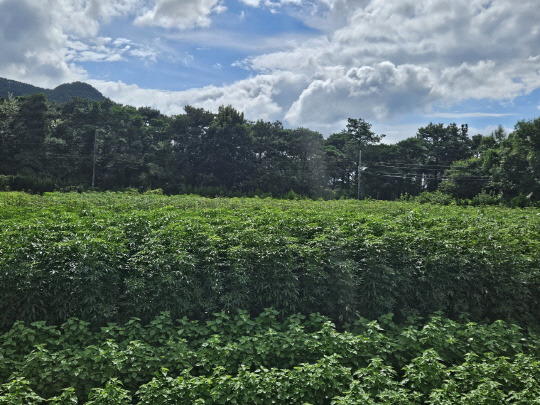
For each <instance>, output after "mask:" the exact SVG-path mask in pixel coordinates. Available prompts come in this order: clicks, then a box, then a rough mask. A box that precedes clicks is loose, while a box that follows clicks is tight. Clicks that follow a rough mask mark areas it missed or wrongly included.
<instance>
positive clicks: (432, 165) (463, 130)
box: [416, 123, 471, 191]
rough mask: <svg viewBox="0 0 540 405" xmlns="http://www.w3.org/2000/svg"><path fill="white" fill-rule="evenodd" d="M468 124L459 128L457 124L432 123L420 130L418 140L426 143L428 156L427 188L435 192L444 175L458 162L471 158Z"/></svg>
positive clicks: (426, 168) (426, 163)
mask: <svg viewBox="0 0 540 405" xmlns="http://www.w3.org/2000/svg"><path fill="white" fill-rule="evenodd" d="M468 132H469V128H468V125H467V124H464V125H461V127H458V126H457V125H456V124H455V123H452V124H450V125H447V126H446V127H445V126H444V124H433V123H430V124H429V125H428V126H426V127H422V128H419V129H418V132H417V135H416V136H417V138H419V139H420V140H422V141H424V142H425V144H426V148H427V155H426V160H425V162H424V164H425V165H426V167H425V169H424V170H425V179H426V186H427V189H428V190H429V191H433V190H435V189H436V188H437V187H438V185H439V183H440V182H441V179H442V173H443V172H444V170H445V169H446V168H448V166H450V165H451V164H452V162H455V161H457V160H461V159H465V158H467V157H469V156H471V140H470V138H469V137H468Z"/></svg>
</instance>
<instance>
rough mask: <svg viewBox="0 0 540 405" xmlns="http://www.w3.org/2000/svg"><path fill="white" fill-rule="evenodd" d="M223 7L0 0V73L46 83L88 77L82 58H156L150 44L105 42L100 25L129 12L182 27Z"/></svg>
mask: <svg viewBox="0 0 540 405" xmlns="http://www.w3.org/2000/svg"><path fill="white" fill-rule="evenodd" d="M223 10H224V6H223V4H222V0H184V1H176V0H174V1H171V0H0V55H1V57H0V76H2V77H9V78H12V79H15V80H21V81H25V82H31V83H33V84H36V85H40V86H46V87H50V86H55V85H58V84H60V83H62V82H66V81H73V80H84V79H85V78H87V77H88V75H87V73H86V71H85V70H84V69H83V68H82V67H81V65H80V63H82V62H88V61H93V62H113V61H119V60H126V59H128V58H130V57H133V58H138V59H142V60H143V61H144V62H145V63H150V62H156V60H157V55H158V52H157V51H156V50H154V49H152V48H151V47H149V46H144V45H142V44H137V43H135V42H132V41H131V40H129V39H126V38H117V39H110V38H109V39H108V40H107V41H104V38H102V37H100V36H99V32H100V27H101V25H102V24H103V23H107V22H110V21H112V20H113V19H115V18H118V17H129V18H131V19H133V20H134V21H135V22H136V23H138V24H141V25H154V26H156V25H157V26H162V27H166V28H171V27H175V28H178V29H183V28H188V27H194V26H207V25H209V21H210V20H209V15H210V14H211V13H217V12H221V11H223Z"/></svg>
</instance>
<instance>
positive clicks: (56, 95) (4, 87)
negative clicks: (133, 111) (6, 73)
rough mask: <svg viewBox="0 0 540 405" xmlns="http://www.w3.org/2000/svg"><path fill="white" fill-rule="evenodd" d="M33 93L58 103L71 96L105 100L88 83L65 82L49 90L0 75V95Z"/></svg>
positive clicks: (16, 95)
mask: <svg viewBox="0 0 540 405" xmlns="http://www.w3.org/2000/svg"><path fill="white" fill-rule="evenodd" d="M33 93H44V94H45V95H46V96H47V99H48V100H51V101H56V102H58V103H65V102H66V101H68V100H70V99H71V98H73V97H79V98H86V99H90V100H96V101H101V100H105V97H104V96H103V94H101V93H100V92H99V91H98V90H96V89H95V88H94V87H92V86H91V85H89V84H88V83H82V82H73V83H66V84H61V85H60V86H58V87H56V88H55V89H52V90H51V89H44V88H41V87H36V86H33V85H31V84H27V83H22V82H18V81H15V80H10V79H5V78H2V77H0V97H4V98H7V97H8V95H9V94H11V95H13V96H14V97H19V96H25V95H28V94H33Z"/></svg>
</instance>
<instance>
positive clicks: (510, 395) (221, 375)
mask: <svg viewBox="0 0 540 405" xmlns="http://www.w3.org/2000/svg"><path fill="white" fill-rule="evenodd" d="M277 315H278V314H277V312H276V311H274V310H270V309H268V310H266V311H265V312H263V313H262V314H261V315H260V316H258V317H256V318H250V317H249V316H248V314H247V313H246V312H242V311H240V312H238V313H237V314H236V315H227V314H225V313H217V314H214V316H213V318H212V319H211V320H208V321H206V322H199V321H192V320H188V319H185V318H184V319H179V320H173V318H171V316H170V314H169V313H163V314H161V315H160V316H159V317H158V318H156V319H154V320H153V321H152V322H151V323H150V324H148V325H144V324H142V323H141V322H140V321H139V320H136V319H132V320H131V321H129V322H127V323H126V324H124V325H118V324H110V325H108V326H106V327H101V328H100V329H97V330H96V329H95V328H93V327H92V325H89V324H88V323H86V322H84V321H80V320H77V319H70V320H69V321H67V322H66V323H64V324H63V325H61V326H59V327H55V326H51V325H47V324H46V323H44V322H36V323H34V324H32V325H29V326H25V325H24V324H23V323H20V322H19V323H17V324H15V325H14V326H13V328H11V329H10V330H9V331H8V332H6V333H5V334H4V335H2V336H0V342H1V343H0V404H15V403H24V404H32V403H35V404H41V403H44V402H45V399H46V400H48V401H49V402H52V403H77V402H79V403H89V404H111V403H114V404H131V403H138V404H178V403H201V404H203V403H206V404H229V403H231V404H234V403H238V404H245V403H253V404H270V403H288V404H304V403H312V404H331V403H332V404H356V403H367V404H371V403H387V404H396V403H403V404H415V403H417V404H421V403H426V404H450V403H522V404H525V403H527V404H530V403H534V400H536V399H537V398H539V397H540V396H539V395H540V362H539V361H538V355H539V354H540V336H539V335H537V334H535V333H531V332H526V331H524V330H523V329H521V328H520V327H518V326H517V325H515V324H508V323H505V322H502V321H498V322H495V323H492V324H476V323H472V322H466V321H461V322H455V321H452V320H449V319H447V318H444V317H442V316H441V315H435V316H433V317H431V318H430V319H427V320H424V319H420V318H414V319H412V318H411V319H409V320H408V321H407V322H405V323H404V324H400V325H398V324H396V323H395V322H394V321H393V320H392V317H391V316H389V315H387V316H384V317H382V318H381V319H380V320H379V321H368V320H365V319H360V320H358V321H357V322H356V323H355V324H354V325H351V327H350V329H351V332H339V331H338V330H337V329H336V328H335V326H334V324H333V323H331V322H330V321H329V320H328V319H327V318H324V317H322V316H321V315H318V314H312V315H311V316H310V317H309V318H306V317H304V316H302V315H299V314H297V315H294V316H291V317H289V318H287V319H285V320H284V321H279V320H278V319H277ZM86 401H87V402H86ZM482 401H484V402H482ZM531 401H532V402H531Z"/></svg>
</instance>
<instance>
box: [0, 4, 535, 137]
mask: <svg viewBox="0 0 540 405" xmlns="http://www.w3.org/2000/svg"><path fill="white" fill-rule="evenodd" d="M0 55H1V57H0V76H1V77H7V78H10V79H14V80H20V81H24V82H27V83H31V84H35V85H39V86H44V87H55V86H57V85H58V84H61V83H65V82H71V81H75V80H81V81H86V82H88V83H90V84H92V85H93V86H95V87H96V88H98V89H99V90H100V91H101V92H102V93H103V94H104V95H106V96H107V97H110V98H111V99H112V100H114V101H117V102H120V103H123V104H129V105H135V106H152V107H154V108H157V109H159V110H161V111H162V112H164V113H166V114H171V115H172V114H179V113H182V111H183V107H184V106H185V105H186V104H190V105H193V106H196V107H202V108H206V109H208V110H211V111H216V110H217V108H218V107H219V106H220V105H228V104H231V105H233V106H234V107H235V108H237V109H239V110H241V111H243V112H244V113H245V116H246V118H248V119H250V120H257V119H263V120H268V121H274V120H280V121H282V122H283V123H284V125H285V126H286V127H289V128H296V127H307V128H310V129H313V130H317V131H320V132H321V133H322V134H323V135H325V136H327V135H329V134H331V133H333V132H337V131H340V130H341V129H343V128H344V127H345V124H346V120H347V118H349V117H353V118H364V119H365V120H366V121H368V122H370V123H372V124H373V129H374V130H375V132H377V133H385V134H386V135H387V137H386V138H385V139H386V141H387V142H395V141H398V140H400V139H404V138H406V137H410V136H414V135H415V133H416V130H417V129H418V128H419V127H421V126H425V125H427V124H429V123H430V122H436V123H438V122H443V123H450V122H456V123H458V124H461V123H468V124H469V128H470V133H471V134H475V133H483V134H489V133H490V132H491V131H492V130H494V129H495V128H496V127H497V126H498V125H503V126H504V127H506V128H507V129H508V130H509V131H510V130H511V129H512V127H513V126H514V124H515V123H516V122H517V121H518V120H522V119H534V118H536V117H538V116H540V7H538V3H537V0H522V1H520V2H515V1H511V0H400V1H388V0H0Z"/></svg>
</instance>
